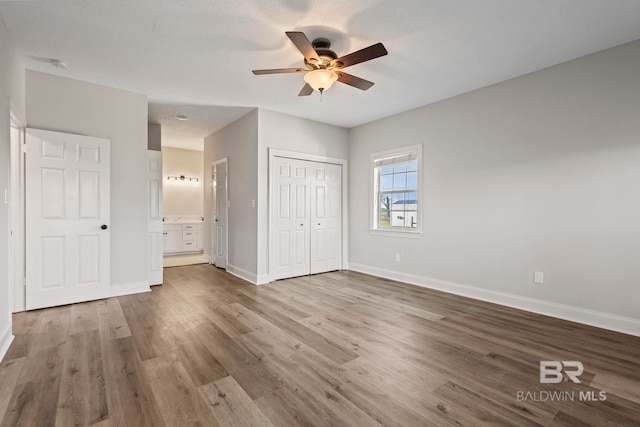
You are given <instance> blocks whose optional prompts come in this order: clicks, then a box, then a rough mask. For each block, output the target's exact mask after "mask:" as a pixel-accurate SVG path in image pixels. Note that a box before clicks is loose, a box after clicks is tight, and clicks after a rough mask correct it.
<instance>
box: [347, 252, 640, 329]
mask: <svg viewBox="0 0 640 427" xmlns="http://www.w3.org/2000/svg"><path fill="white" fill-rule="evenodd" d="M349 269H350V270H353V271H358V272H360V273H366V274H371V275H373V276H378V277H383V278H385V279H391V280H396V281H398V282H404V283H409V284H412V285H417V286H422V287H425V288H429V289H436V290H439V291H443V292H448V293H451V294H455V295H461V296H464V297H469V298H473V299H477V300H481V301H487V302H492V303H495V304H500V305H504V306H507V307H512V308H517V309H520V310H525V311H530V312H533V313H538V314H544V315H546V316H551V317H557V318H559V319H564V320H569V321H572V322H578V323H583V324H585V325H590V326H595V327H598V328H603V329H609V330H612V331H617V332H622V333H625V334H630V335H635V336H640V319H633V318H630V317H623V316H617V315H615V314H609V313H603V312H600V311H595V310H588V309H585V308H581V307H575V306H571V305H565V304H559V303H555V302H550V301H544V300H539V299H535V298H529V297H522V296H518V295H514V294H508V293H505V292H498V291H492V290H489V289H482V288H478V287H476V286H469V285H463V284H460V283H454V282H448V281H446V280H440V279H434V278H431V277H425V276H418V275H414V274H406V273H402V272H399V271H394V270H387V269H383V268H378V267H372V266H369V265H364V264H357V263H353V262H351V263H349Z"/></svg>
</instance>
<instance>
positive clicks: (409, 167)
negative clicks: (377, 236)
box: [373, 148, 420, 231]
mask: <svg viewBox="0 0 640 427" xmlns="http://www.w3.org/2000/svg"><path fill="white" fill-rule="evenodd" d="M418 153H419V149H417V148H414V149H412V150H410V151H408V152H407V151H403V152H398V153H392V154H387V155H384V154H378V155H374V158H373V171H374V193H375V194H374V200H375V202H374V206H375V207H374V210H375V212H374V217H375V220H374V228H375V229H378V230H396V231H417V230H418V229H419V228H420V224H419V222H420V221H419V209H418V206H419V191H418V190H419V188H418V186H419V179H418V176H419V174H418V168H419V157H418Z"/></svg>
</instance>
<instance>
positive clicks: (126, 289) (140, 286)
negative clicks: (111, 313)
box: [109, 282, 151, 297]
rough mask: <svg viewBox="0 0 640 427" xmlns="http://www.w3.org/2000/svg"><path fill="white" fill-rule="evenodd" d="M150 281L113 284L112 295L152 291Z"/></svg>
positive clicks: (119, 295)
mask: <svg viewBox="0 0 640 427" xmlns="http://www.w3.org/2000/svg"><path fill="white" fill-rule="evenodd" d="M150 291H151V288H149V282H134V283H122V284H120V285H111V289H110V294H109V296H111V297H121V296H123V295H131V294H139V293H142V292H150Z"/></svg>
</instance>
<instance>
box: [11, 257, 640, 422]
mask: <svg viewBox="0 0 640 427" xmlns="http://www.w3.org/2000/svg"><path fill="white" fill-rule="evenodd" d="M13 327H14V334H15V336H16V338H15V340H14V342H13V344H12V345H11V347H10V349H9V352H8V354H7V355H6V357H5V359H4V361H3V362H2V363H1V364H0V419H1V420H2V422H1V425H2V426H48V425H51V426H53V425H58V426H70V425H99V426H145V425H148V426H162V425H166V426H183V425H202V426H243V427H244V426H379V425H385V426H423V425H424V426H430V425H434V426H441V425H517V426H527V425H545V426H560V425H563V426H564V425H567V426H591V425H592V426H617V425H627V426H632V425H636V426H637V425H640V338H638V337H633V336H629V335H624V334H619V333H615V332H610V331H605V330H601V329H597V328H592V327H588V326H584V325H579V324H575V323H571V322H566V321H561V320H558V319H553V318H549V317H544V316H541V315H537V314H532V313H528V312H523V311H518V310H514V309H510V308H505V307H501V306H497V305H493V304H489V303H484V302H480V301H475V300H471V299H467V298H462V297H458V296H454V295H450V294H446V293H443V292H437V291H432V290H428V289H423V288H418V287H414V286H410V285H404V284H400V283H395V282H392V281H388V280H384V279H378V278H374V277H371V276H366V275H363V274H358V273H352V272H335V273H328V274H322V275H316V276H309V277H302V278H296V279H290V280H283V281H278V282H276V283H273V284H270V285H266V286H261V287H256V286H253V285H250V284H247V283H245V282H243V281H241V280H240V279H237V278H235V277H234V276H231V275H229V274H227V273H226V272H224V271H221V270H217V269H216V268H215V267H212V266H209V265H196V266H188V267H175V268H170V269H167V270H165V284H164V285H163V286H157V287H154V288H153V291H152V292H149V293H144V294H137V295H130V296H125V297H119V298H111V299H108V300H102V301H95V302H89V303H84V304H75V305H71V306H64V307H56V308H51V309H45V310H38V311H33V312H27V313H19V314H16V315H14V324H13ZM541 360H558V361H580V362H581V363H582V364H583V365H584V373H583V374H582V375H581V376H580V377H579V380H580V381H581V383H579V384H577V383H573V382H571V381H564V382H561V383H559V384H540V382H539V379H540V373H539V363H540V361H541ZM600 391H604V392H606V400H604V401H602V400H584V399H585V397H586V396H589V397H593V396H595V397H599V394H598V393H599V392H600ZM581 392H582V393H583V394H582V398H583V399H582V400H581V399H580V397H581V395H580V393H581ZM591 392H594V394H592V393H591ZM527 393H528V394H527ZM545 393H546V394H545ZM552 393H554V394H552ZM519 396H520V398H519ZM550 396H551V397H550ZM571 396H573V399H574V400H571V399H570V397H571ZM560 398H563V400H559V399H560Z"/></svg>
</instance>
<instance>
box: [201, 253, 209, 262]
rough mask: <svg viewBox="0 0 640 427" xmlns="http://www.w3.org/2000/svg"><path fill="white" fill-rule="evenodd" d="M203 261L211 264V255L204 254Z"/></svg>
mask: <svg viewBox="0 0 640 427" xmlns="http://www.w3.org/2000/svg"><path fill="white" fill-rule="evenodd" d="M202 259H204V260H205V261H207V262H211V255H207V254H202Z"/></svg>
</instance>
